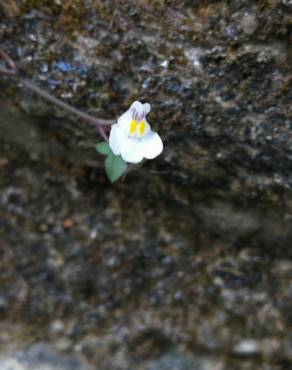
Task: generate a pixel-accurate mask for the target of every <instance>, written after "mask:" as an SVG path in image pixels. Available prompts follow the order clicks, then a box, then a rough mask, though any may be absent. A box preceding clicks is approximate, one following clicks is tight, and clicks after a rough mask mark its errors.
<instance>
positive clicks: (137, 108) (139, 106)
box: [130, 100, 144, 116]
mask: <svg viewBox="0 0 292 370" xmlns="http://www.w3.org/2000/svg"><path fill="white" fill-rule="evenodd" d="M130 109H132V111H133V110H135V112H136V113H137V114H138V116H142V115H143V112H144V105H143V104H142V103H141V102H139V101H138V100H136V101H134V103H132V104H131V107H130Z"/></svg>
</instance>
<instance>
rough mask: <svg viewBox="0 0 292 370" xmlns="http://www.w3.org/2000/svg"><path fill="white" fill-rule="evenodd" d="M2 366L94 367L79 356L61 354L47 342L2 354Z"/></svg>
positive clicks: (29, 369)
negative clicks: (9, 353)
mask: <svg viewBox="0 0 292 370" xmlns="http://www.w3.org/2000/svg"><path fill="white" fill-rule="evenodd" d="M0 366H1V369H2V370H79V369H80V370H90V369H93V368H92V367H90V366H89V365H87V364H86V363H85V362H83V361H82V360H80V359H79V358H78V357H77V356H73V355H72V356H66V355H60V354H58V353H57V352H56V351H54V350H53V349H52V348H51V347H50V346H49V345H47V344H45V343H39V344H35V345H33V346H31V347H30V348H28V349H26V350H23V351H19V352H17V353H12V354H11V355H2V356H1V355H0Z"/></svg>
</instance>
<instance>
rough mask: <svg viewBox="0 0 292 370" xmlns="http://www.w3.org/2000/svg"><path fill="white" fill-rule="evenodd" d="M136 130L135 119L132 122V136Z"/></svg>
mask: <svg viewBox="0 0 292 370" xmlns="http://www.w3.org/2000/svg"><path fill="white" fill-rule="evenodd" d="M136 128H137V122H136V121H135V120H134V119H132V121H131V122H130V135H135V132H136Z"/></svg>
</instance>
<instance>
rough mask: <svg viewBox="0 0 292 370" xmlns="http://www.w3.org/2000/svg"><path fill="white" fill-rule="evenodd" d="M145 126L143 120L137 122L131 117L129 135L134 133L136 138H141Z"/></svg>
mask: <svg viewBox="0 0 292 370" xmlns="http://www.w3.org/2000/svg"><path fill="white" fill-rule="evenodd" d="M145 128H146V125H145V121H140V122H137V121H136V120H134V119H132V121H131V122H130V126H129V135H130V136H135V135H136V136H137V137H138V138H141V137H142V136H143V135H144V133H145Z"/></svg>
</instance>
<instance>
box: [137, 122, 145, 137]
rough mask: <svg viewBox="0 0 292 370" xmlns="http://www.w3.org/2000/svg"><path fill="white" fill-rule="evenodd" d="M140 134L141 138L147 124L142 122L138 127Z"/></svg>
mask: <svg viewBox="0 0 292 370" xmlns="http://www.w3.org/2000/svg"><path fill="white" fill-rule="evenodd" d="M138 132H139V134H140V136H142V135H143V134H144V132H145V122H144V121H141V122H140V123H139V125H138Z"/></svg>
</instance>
